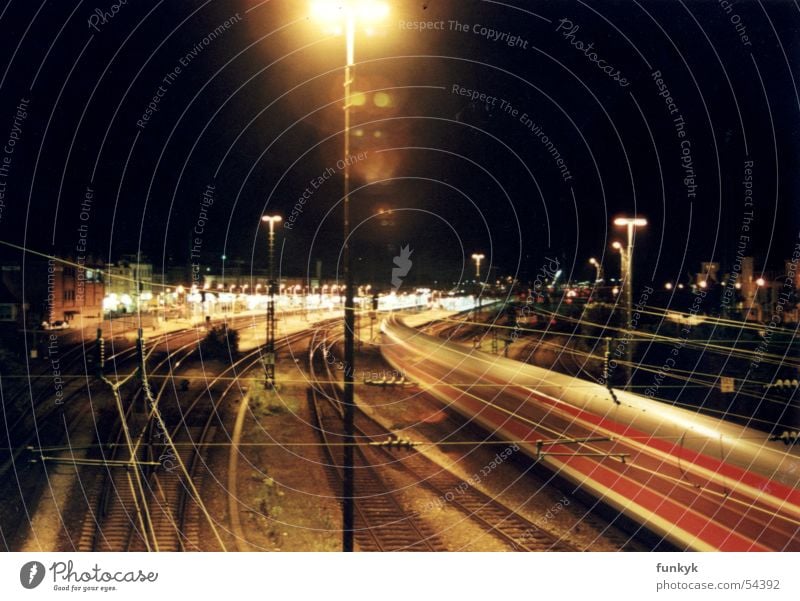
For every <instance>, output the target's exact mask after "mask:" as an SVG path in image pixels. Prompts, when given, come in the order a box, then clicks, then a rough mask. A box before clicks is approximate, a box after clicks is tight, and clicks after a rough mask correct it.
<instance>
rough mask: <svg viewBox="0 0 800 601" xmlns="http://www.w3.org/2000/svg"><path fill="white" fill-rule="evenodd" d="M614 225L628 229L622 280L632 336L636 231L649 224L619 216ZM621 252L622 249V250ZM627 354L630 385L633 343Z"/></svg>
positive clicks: (637, 219) (629, 332)
mask: <svg viewBox="0 0 800 601" xmlns="http://www.w3.org/2000/svg"><path fill="white" fill-rule="evenodd" d="M614 225H616V226H619V227H625V228H627V230H628V246H627V248H626V249H625V251H626V252H625V280H624V281H623V282H622V286H623V288H624V289H625V305H626V309H627V311H626V312H627V320H626V321H627V330H628V335H629V336H632V335H633V333H632V332H631V330H632V329H633V322H632V319H633V242H634V231H635V229H636V228H637V227H644V226H646V225H647V219H643V218H641V217H617V218H616V219H615V220H614ZM620 252H621V251H620ZM626 355H627V363H628V365H627V369H626V371H627V375H628V385H630V376H631V360H632V357H633V343H630V344H628V345H627V346H626Z"/></svg>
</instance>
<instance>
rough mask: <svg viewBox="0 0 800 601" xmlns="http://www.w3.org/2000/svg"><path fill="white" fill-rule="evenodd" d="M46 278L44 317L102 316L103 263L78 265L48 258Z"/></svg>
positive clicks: (57, 319)
mask: <svg viewBox="0 0 800 601" xmlns="http://www.w3.org/2000/svg"><path fill="white" fill-rule="evenodd" d="M46 279H47V296H46V297H45V299H44V302H45V305H46V311H45V314H46V315H47V317H46V318H45V321H48V322H50V323H53V322H54V321H67V322H71V321H73V320H75V319H77V318H82V319H87V318H99V317H102V313H103V297H104V296H105V284H104V282H103V268H102V266H100V265H94V264H91V263H89V264H84V265H82V266H80V267H79V266H75V265H70V264H65V263H61V262H58V261H55V260H50V261H48V263H47V275H46Z"/></svg>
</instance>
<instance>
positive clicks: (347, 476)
mask: <svg viewBox="0 0 800 601" xmlns="http://www.w3.org/2000/svg"><path fill="white" fill-rule="evenodd" d="M311 10H312V14H313V15H314V16H315V17H316V18H318V19H320V20H322V21H323V22H326V23H328V24H330V23H333V22H338V23H341V22H342V21H344V28H345V70H344V195H343V202H342V204H343V209H344V210H343V212H344V248H343V249H342V250H343V252H342V255H343V256H342V262H343V271H344V282H345V293H344V294H345V298H344V364H345V369H344V370H343V371H344V375H343V380H344V381H343V384H344V395H343V400H342V404H343V405H344V407H343V409H344V442H345V444H344V451H343V460H344V469H343V472H344V482H343V490H342V497H343V502H342V522H343V523H342V528H343V531H342V549H343V550H344V551H352V550H353V533H354V530H355V521H354V507H353V496H354V478H353V476H354V474H353V445H354V444H355V435H354V424H353V421H354V418H355V406H354V404H353V373H354V372H355V368H354V366H353V361H354V358H355V339H354V335H355V307H354V305H353V296H354V295H353V272H352V256H351V253H350V160H349V157H350V104H351V95H350V92H351V86H352V83H353V71H354V69H355V33H356V23H357V22H361V23H369V22H374V21H378V20H380V19H382V18H384V17H385V16H386V15H387V14H388V12H389V7H388V6H387V5H386V4H385V3H383V2H379V1H375V0H317V1H315V2H313V3H312V5H311Z"/></svg>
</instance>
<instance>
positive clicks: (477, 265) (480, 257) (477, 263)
mask: <svg viewBox="0 0 800 601" xmlns="http://www.w3.org/2000/svg"><path fill="white" fill-rule="evenodd" d="M484 258H485V257H484V256H483V255H482V254H480V253H474V254H473V255H472V259H473V261H475V277H476V278H477V279H478V281H480V279H481V261H483V259H484Z"/></svg>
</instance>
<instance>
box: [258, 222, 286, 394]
mask: <svg viewBox="0 0 800 601" xmlns="http://www.w3.org/2000/svg"><path fill="white" fill-rule="evenodd" d="M261 221H263V222H264V223H267V224H269V279H268V280H267V343H266V347H265V349H264V388H267V389H270V388H272V387H273V386H275V224H276V223H279V222H280V221H282V218H281V216H280V215H264V216H263V217H261Z"/></svg>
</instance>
